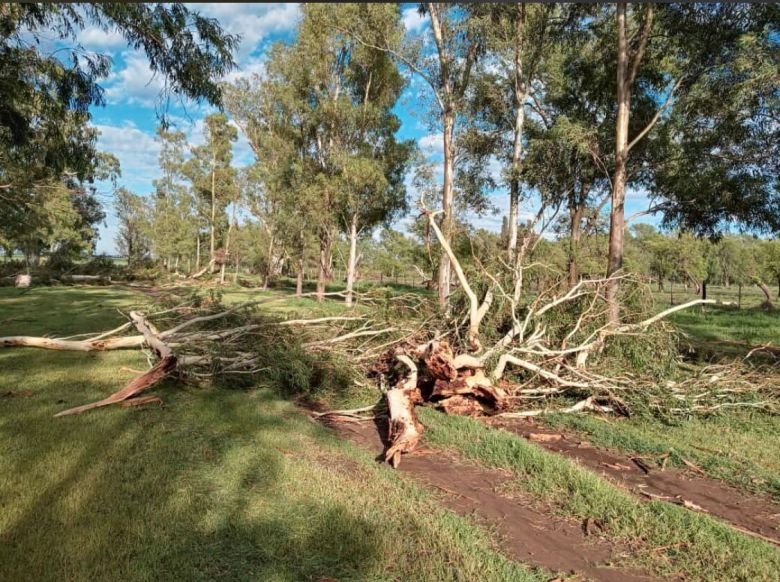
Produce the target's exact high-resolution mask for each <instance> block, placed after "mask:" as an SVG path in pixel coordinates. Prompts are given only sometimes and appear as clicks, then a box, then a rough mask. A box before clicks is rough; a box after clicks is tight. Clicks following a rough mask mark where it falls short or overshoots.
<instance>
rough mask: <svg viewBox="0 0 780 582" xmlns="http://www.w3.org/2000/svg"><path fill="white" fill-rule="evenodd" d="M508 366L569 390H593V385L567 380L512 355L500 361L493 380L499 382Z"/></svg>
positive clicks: (502, 357)
mask: <svg viewBox="0 0 780 582" xmlns="http://www.w3.org/2000/svg"><path fill="white" fill-rule="evenodd" d="M507 364H513V365H515V366H518V367H520V368H523V369H525V370H528V371H529V372H533V373H534V374H538V375H539V376H541V377H542V378H544V379H545V380H549V381H550V382H554V383H556V384H558V385H559V386H566V387H568V388H582V389H588V388H591V387H592V386H591V384H588V383H586V382H573V381H571V380H566V379H564V378H561V377H560V376H558V375H557V374H553V373H552V372H550V371H548V370H545V369H544V368H542V367H540V366H537V365H536V364H533V363H531V362H528V361H526V360H521V359H520V358H517V357H515V356H512V355H510V354H503V355H502V356H501V357H500V358H499V359H498V365H496V369H495V370H493V379H494V380H499V379H501V377H502V376H503V375H504V369H505V368H506V365H507Z"/></svg>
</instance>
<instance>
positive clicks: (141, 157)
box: [95, 122, 160, 184]
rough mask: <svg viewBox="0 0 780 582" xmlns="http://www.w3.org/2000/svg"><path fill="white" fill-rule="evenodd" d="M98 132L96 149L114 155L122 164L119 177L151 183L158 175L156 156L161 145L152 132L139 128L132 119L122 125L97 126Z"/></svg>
mask: <svg viewBox="0 0 780 582" xmlns="http://www.w3.org/2000/svg"><path fill="white" fill-rule="evenodd" d="M95 127H96V128H97V129H98V131H99V132H100V136H99V137H98V149H100V150H102V151H105V152H109V153H112V154H114V155H115V156H116V157H117V158H118V159H119V163H120V164H121V167H122V178H123V179H125V180H127V179H129V180H133V181H135V180H137V179H139V177H140V178H141V179H142V180H143V181H144V182H149V183H150V184H151V181H152V179H154V178H156V177H157V176H158V175H159V172H160V170H159V167H158V165H157V156H158V155H159V153H160V144H159V143H158V142H157V140H155V138H154V136H153V135H152V134H149V133H146V132H145V131H141V130H140V129H138V128H137V127H136V126H135V125H134V124H133V123H132V122H125V123H123V124H122V125H119V126H117V125H96V126H95Z"/></svg>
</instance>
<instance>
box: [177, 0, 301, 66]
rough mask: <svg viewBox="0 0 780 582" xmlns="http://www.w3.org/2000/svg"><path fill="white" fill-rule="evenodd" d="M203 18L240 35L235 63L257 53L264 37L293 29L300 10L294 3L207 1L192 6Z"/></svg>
mask: <svg viewBox="0 0 780 582" xmlns="http://www.w3.org/2000/svg"><path fill="white" fill-rule="evenodd" d="M191 7H192V8H193V9H194V10H197V11H199V12H200V13H201V14H203V15H204V16H209V17H211V18H216V19H217V20H219V22H220V24H221V25H222V27H223V28H224V29H225V30H227V31H228V32H230V33H232V34H240V35H241V45H240V47H239V49H238V62H239V64H241V61H243V60H244V59H245V58H246V57H248V56H249V55H250V54H251V53H253V52H254V51H256V50H257V49H258V48H259V46H258V45H260V44H261V43H262V42H263V41H264V40H265V39H266V38H267V37H269V36H272V35H275V34H284V33H287V32H289V31H291V30H293V29H294V28H295V26H296V25H297V23H298V20H299V18H300V14H301V9H300V5H299V4H297V3H281V2H280V3H272V4H234V3H221V2H210V3H208V4H194V5H192V6H191Z"/></svg>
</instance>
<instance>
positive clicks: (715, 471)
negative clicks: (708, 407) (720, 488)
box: [545, 411, 780, 501]
mask: <svg viewBox="0 0 780 582" xmlns="http://www.w3.org/2000/svg"><path fill="white" fill-rule="evenodd" d="M545 420H546V421H547V422H548V424H550V425H551V426H554V427H561V428H566V429H570V430H574V431H577V432H578V433H579V434H582V435H586V436H587V438H588V439H589V440H590V441H591V442H593V443H594V444H596V445H599V446H604V447H610V448H615V449H618V450H621V451H625V452H629V453H638V454H641V455H651V456H652V455H658V456H660V455H663V454H665V453H668V452H670V451H674V453H675V454H673V455H672V456H670V458H669V462H670V463H671V464H672V465H676V466H678V467H684V464H683V463H682V462H681V461H680V458H679V457H680V456H682V457H683V458H685V459H686V460H688V461H692V462H694V463H696V464H697V465H698V466H699V467H701V468H702V469H703V470H704V471H706V472H707V474H708V475H709V476H711V477H713V478H716V479H722V480H724V481H727V482H729V483H731V484H732V485H736V486H737V487H740V488H742V489H745V490H748V491H757V492H765V493H769V494H770V495H772V496H774V498H775V499H777V500H778V501H780V417H777V416H769V415H767V414H764V413H761V412H738V411H733V412H730V413H729V414H720V415H715V416H710V417H701V418H692V419H689V420H685V421H681V422H680V423H679V424H676V425H667V424H661V423H660V422H659V421H658V420H656V419H651V418H630V419H620V420H617V421H616V420H615V419H611V421H610V422H607V421H606V420H604V419H602V418H600V417H598V416H590V415H557V416H550V417H549V418H547V419H545Z"/></svg>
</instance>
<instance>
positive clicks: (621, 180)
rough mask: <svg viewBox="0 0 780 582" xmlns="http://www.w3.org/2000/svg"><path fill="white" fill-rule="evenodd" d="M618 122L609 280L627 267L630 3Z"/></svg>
mask: <svg viewBox="0 0 780 582" xmlns="http://www.w3.org/2000/svg"><path fill="white" fill-rule="evenodd" d="M617 29H618V51H617V52H618V54H617V120H616V127H615V173H614V175H613V177H612V208H611V211H610V216H609V219H610V222H609V255H608V258H607V277H612V276H614V275H615V274H616V273H617V272H618V271H619V270H620V269H621V268H622V267H623V238H624V231H625V208H624V206H625V198H626V161H627V159H628V121H629V108H630V106H631V92H630V87H629V85H628V78H627V77H628V43H627V41H626V3H625V2H619V3H618V5H617ZM619 290H620V288H619V282H618V281H617V280H614V281H611V282H610V283H609V284H608V285H607V293H606V296H607V305H608V316H609V321H610V323H612V324H613V325H617V324H618V323H619V322H620V305H619V304H618V291H619Z"/></svg>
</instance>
